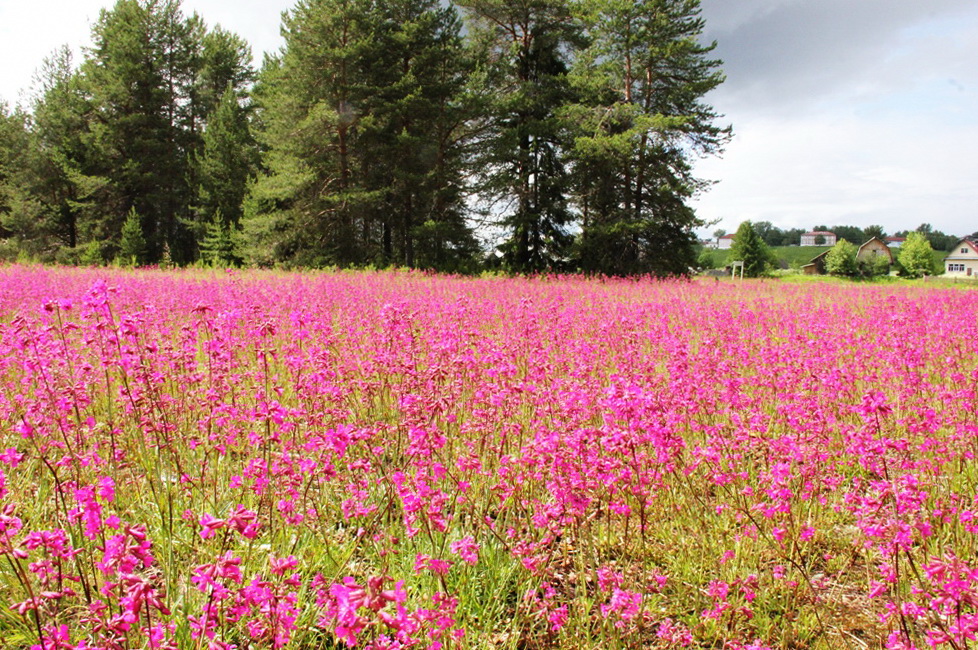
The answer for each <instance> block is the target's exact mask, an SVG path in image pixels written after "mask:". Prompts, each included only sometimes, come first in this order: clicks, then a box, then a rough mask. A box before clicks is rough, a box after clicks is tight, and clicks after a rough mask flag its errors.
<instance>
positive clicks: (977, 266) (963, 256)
mask: <svg viewBox="0 0 978 650" xmlns="http://www.w3.org/2000/svg"><path fill="white" fill-rule="evenodd" d="M944 275H946V276H949V277H952V278H978V242H976V241H975V240H974V239H970V238H967V237H966V238H964V239H962V240H961V241H959V242H958V243H957V244H955V245H954V249H953V250H952V251H951V253H950V254H949V255H948V256H947V257H945V258H944Z"/></svg>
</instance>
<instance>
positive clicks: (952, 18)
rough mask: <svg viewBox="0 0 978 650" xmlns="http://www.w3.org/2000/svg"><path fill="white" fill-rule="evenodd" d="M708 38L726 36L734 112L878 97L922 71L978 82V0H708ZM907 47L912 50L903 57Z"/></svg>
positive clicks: (722, 93) (720, 44)
mask: <svg viewBox="0 0 978 650" xmlns="http://www.w3.org/2000/svg"><path fill="white" fill-rule="evenodd" d="M702 7H703V16H704V18H705V19H706V25H707V28H706V34H705V36H706V38H707V39H710V40H714V39H715V40H716V41H717V50H716V53H717V55H718V56H719V57H720V58H721V59H723V60H724V71H725V72H726V74H727V83H726V84H725V85H724V86H723V87H722V88H721V89H719V90H718V91H717V92H716V94H715V95H716V101H717V102H718V103H722V104H724V105H726V106H727V107H728V108H729V109H734V108H736V107H739V106H751V107H753V108H755V109H759V108H763V107H765V106H767V107H769V108H770V109H772V110H779V109H784V110H804V109H805V107H806V106H812V105H813V104H815V103H817V102H819V101H822V100H828V99H831V98H833V97H834V96H836V95H838V94H840V93H841V94H843V95H846V96H858V95H859V94H860V92H863V93H865V94H870V93H872V94H873V95H878V94H879V93H880V92H881V91H882V92H886V91H887V90H888V89H894V88H897V87H899V86H901V85H903V84H906V83H907V82H909V81H912V80H913V79H914V78H919V77H922V76H923V77H927V76H935V75H938V76H939V75H942V74H943V75H944V77H945V79H944V80H945V81H948V80H953V81H954V82H956V83H958V84H960V85H963V86H966V87H967V86H968V85H970V84H973V83H975V82H978V78H976V76H975V75H976V72H975V69H974V66H973V65H972V62H973V61H974V58H970V57H969V56H966V53H965V52H962V49H965V50H971V51H972V54H973V50H974V46H973V45H971V43H972V42H973V41H976V40H978V38H970V39H965V40H966V41H967V42H966V43H961V42H958V41H956V40H955V39H954V38H948V34H949V33H960V32H961V31H962V30H968V29H970V31H971V34H970V35H971V36H976V35H975V34H974V33H973V32H974V31H975V28H976V27H978V7H976V5H975V4H974V2H973V1H972V0H928V1H927V2H921V1H920V0H857V1H853V0H741V1H739V2H731V1H730V0H703V3H702ZM901 52H905V53H908V54H910V53H912V55H913V56H912V57H909V56H903V57H901V56H900V53H901Z"/></svg>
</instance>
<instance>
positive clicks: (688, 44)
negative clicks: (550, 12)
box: [564, 0, 729, 274]
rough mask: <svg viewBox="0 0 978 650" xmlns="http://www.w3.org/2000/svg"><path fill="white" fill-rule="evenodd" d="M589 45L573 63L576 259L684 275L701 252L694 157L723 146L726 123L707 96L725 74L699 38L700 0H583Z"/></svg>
mask: <svg viewBox="0 0 978 650" xmlns="http://www.w3.org/2000/svg"><path fill="white" fill-rule="evenodd" d="M577 10H578V12H579V17H580V20H581V21H582V22H583V24H584V25H585V26H586V29H587V36H588V38H589V40H590V47H589V49H588V50H587V52H585V53H584V54H583V55H582V56H581V57H580V58H579V59H578V60H577V62H576V65H575V69H574V79H575V85H576V86H577V87H578V88H579V89H580V91H581V96H582V101H580V102H579V103H577V104H575V105H572V106H569V107H567V109H565V112H564V115H565V117H566V118H568V119H567V122H568V124H569V125H571V128H573V129H574V130H575V133H576V137H575V145H574V159H573V167H574V172H575V173H574V177H575V202H576V204H577V208H578V210H579V211H580V214H581V219H582V222H581V236H580V249H579V255H580V263H581V266H582V268H584V269H586V270H589V271H599V272H603V273H611V274H630V273H648V272H651V273H655V274H684V273H686V272H687V271H688V269H689V268H690V267H691V266H692V265H693V264H694V262H695V255H694V244H695V236H694V233H693V229H694V228H695V227H697V226H699V225H702V224H701V222H700V221H699V220H698V219H697V218H696V216H695V214H694V212H693V210H692V209H691V208H690V207H689V205H688V199H690V198H691V197H692V196H693V195H694V194H695V193H696V192H698V191H699V190H701V189H702V188H703V187H704V183H703V182H702V181H700V180H698V179H696V178H695V177H694V176H693V174H692V159H693V157H695V156H697V155H702V154H713V153H717V152H718V151H719V150H720V149H721V147H722V146H723V144H724V143H725V142H726V140H727V139H728V137H729V130H728V129H725V128H723V127H720V126H718V125H717V124H716V120H717V119H718V116H717V115H716V113H715V112H714V111H713V109H712V108H711V107H710V106H709V105H708V104H706V103H705V102H704V101H703V96H704V95H705V94H706V93H707V92H709V91H710V90H712V89H714V88H715V87H717V86H718V85H719V84H720V83H721V82H722V81H723V75H722V74H721V73H720V71H719V64H720V62H719V61H718V60H715V59H711V58H710V57H709V54H710V52H711V51H712V49H713V47H714V46H713V45H703V44H701V43H700V40H699V39H700V37H701V34H702V31H703V19H702V18H701V16H700V7H699V0H584V1H582V2H581V3H579V4H578V5H577Z"/></svg>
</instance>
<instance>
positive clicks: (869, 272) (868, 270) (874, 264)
mask: <svg viewBox="0 0 978 650" xmlns="http://www.w3.org/2000/svg"><path fill="white" fill-rule="evenodd" d="M856 267H857V272H858V274H859V275H860V276H861V277H863V278H875V277H878V276H881V275H887V274H888V273H889V272H890V258H889V257H887V256H885V255H872V256H869V257H866V258H864V259H857V260H856Z"/></svg>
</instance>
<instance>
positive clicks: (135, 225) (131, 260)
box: [117, 208, 147, 266]
mask: <svg viewBox="0 0 978 650" xmlns="http://www.w3.org/2000/svg"><path fill="white" fill-rule="evenodd" d="M146 252H147V246H146V237H145V236H144V234H143V223H142V219H141V218H140V217H139V214H138V213H137V212H136V209H135V208H132V209H130V210H129V214H128V216H127V217H126V220H125V222H124V223H123V224H122V233H121V236H120V239H119V254H118V256H117V261H118V263H119V265H120V266H142V265H143V264H146V262H147V255H146Z"/></svg>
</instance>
